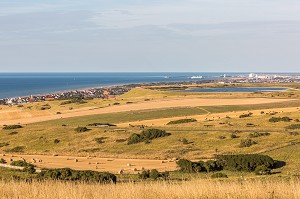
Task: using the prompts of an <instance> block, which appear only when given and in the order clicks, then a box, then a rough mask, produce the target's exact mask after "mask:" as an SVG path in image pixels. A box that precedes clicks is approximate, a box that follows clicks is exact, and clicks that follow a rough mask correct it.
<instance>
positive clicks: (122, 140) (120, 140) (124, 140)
mask: <svg viewBox="0 0 300 199" xmlns="http://www.w3.org/2000/svg"><path fill="white" fill-rule="evenodd" d="M115 142H118V143H121V142H126V139H117V140H116V141H115Z"/></svg>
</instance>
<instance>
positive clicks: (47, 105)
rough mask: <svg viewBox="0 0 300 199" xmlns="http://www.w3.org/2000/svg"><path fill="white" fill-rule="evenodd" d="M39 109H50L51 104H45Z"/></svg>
mask: <svg viewBox="0 0 300 199" xmlns="http://www.w3.org/2000/svg"><path fill="white" fill-rule="evenodd" d="M40 109H41V110H49V109H51V106H50V105H49V104H45V105H43V106H42V107H41V108H40Z"/></svg>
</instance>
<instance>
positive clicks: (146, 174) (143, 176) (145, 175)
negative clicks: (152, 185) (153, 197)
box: [139, 170, 150, 180]
mask: <svg viewBox="0 0 300 199" xmlns="http://www.w3.org/2000/svg"><path fill="white" fill-rule="evenodd" d="M149 177H150V171H149V170H144V171H142V173H140V174H139V178H141V179H144V180H145V179H148V178H149Z"/></svg>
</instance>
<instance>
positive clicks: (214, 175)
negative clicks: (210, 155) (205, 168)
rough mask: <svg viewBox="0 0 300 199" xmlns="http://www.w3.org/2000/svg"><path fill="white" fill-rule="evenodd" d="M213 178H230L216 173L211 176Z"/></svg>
mask: <svg viewBox="0 0 300 199" xmlns="http://www.w3.org/2000/svg"><path fill="white" fill-rule="evenodd" d="M210 177H211V178H228V176H227V175H226V174H225V173H214V174H212V175H211V176H210Z"/></svg>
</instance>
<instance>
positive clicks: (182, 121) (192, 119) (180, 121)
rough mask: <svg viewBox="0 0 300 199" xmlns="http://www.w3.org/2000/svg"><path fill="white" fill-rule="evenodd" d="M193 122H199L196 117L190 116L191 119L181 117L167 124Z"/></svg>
mask: <svg viewBox="0 0 300 199" xmlns="http://www.w3.org/2000/svg"><path fill="white" fill-rule="evenodd" d="M191 122H197V120H196V119H194V118H190V119H180V120H174V121H170V122H168V123H167V125H171V124H183V123H191Z"/></svg>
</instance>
